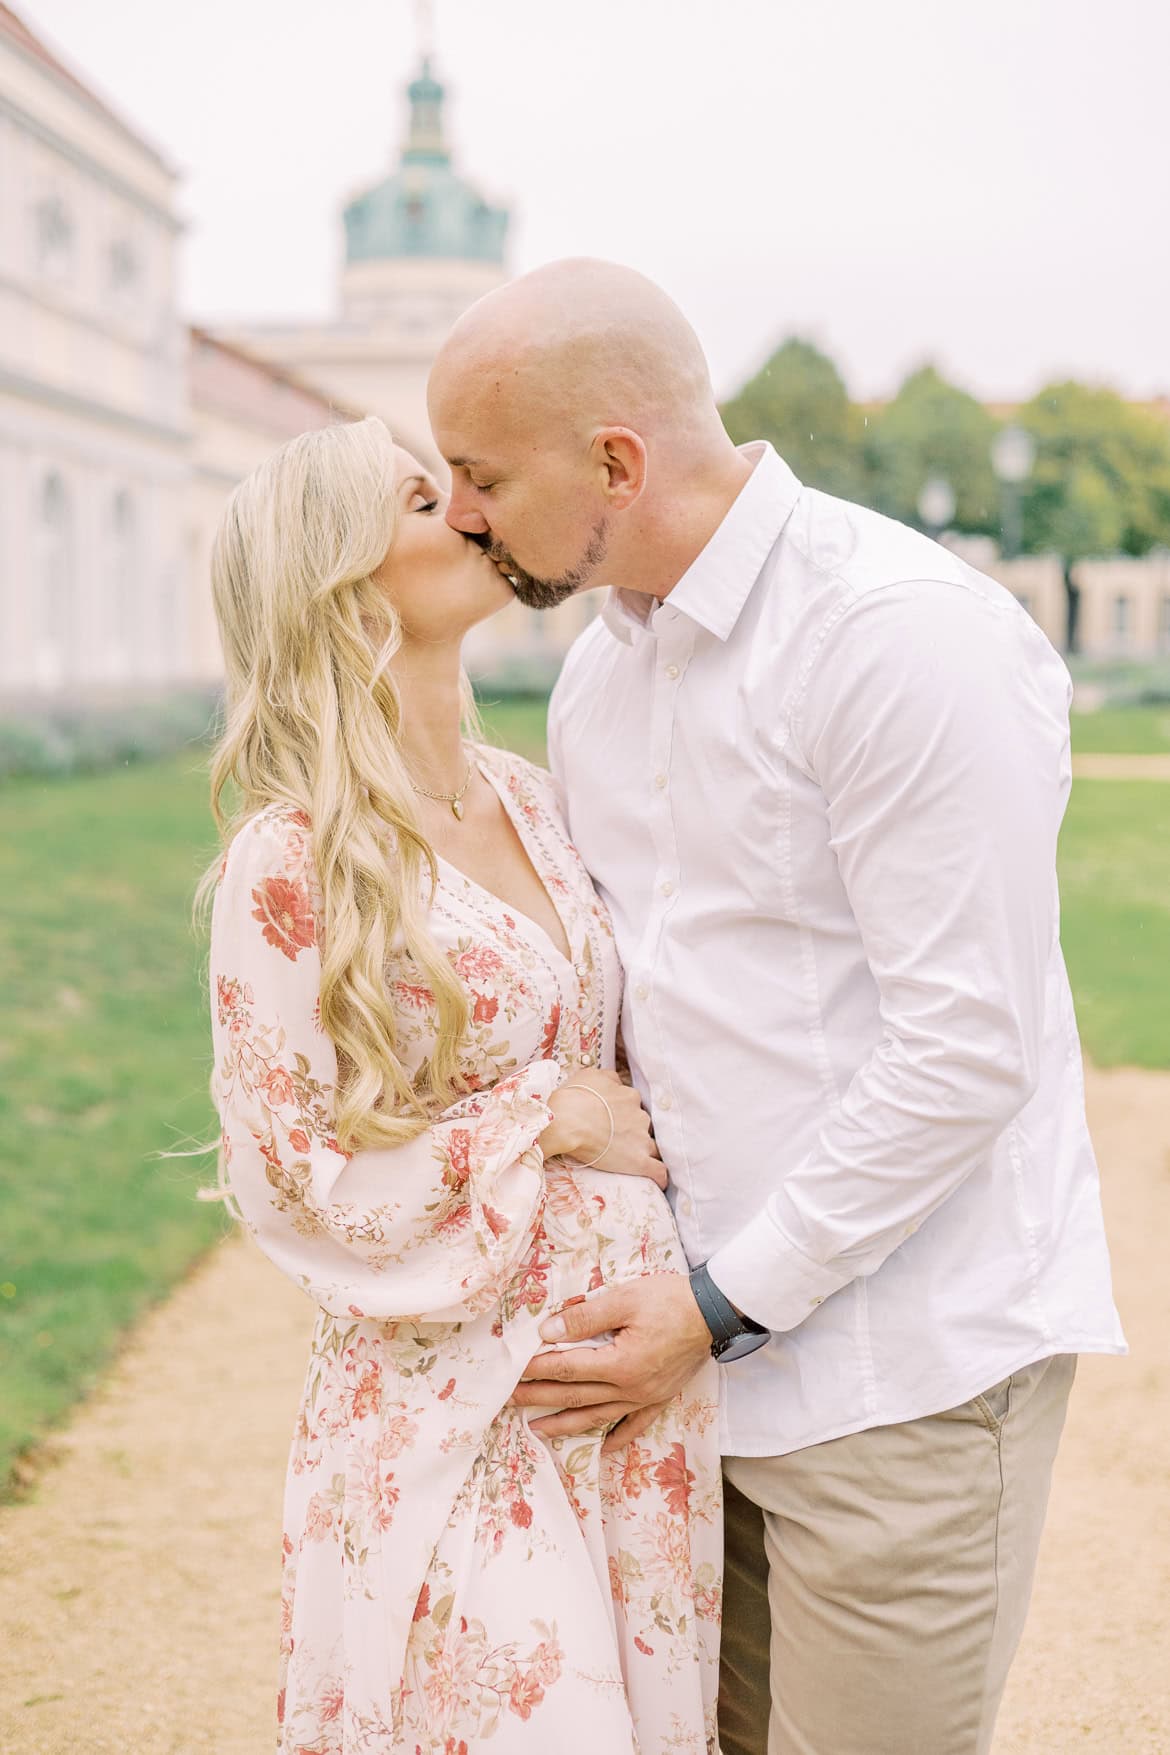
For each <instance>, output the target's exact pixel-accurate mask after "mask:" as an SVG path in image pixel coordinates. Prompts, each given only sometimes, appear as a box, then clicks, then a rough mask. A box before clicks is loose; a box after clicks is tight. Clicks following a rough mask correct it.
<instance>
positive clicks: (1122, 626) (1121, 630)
mask: <svg viewBox="0 0 1170 1755" xmlns="http://www.w3.org/2000/svg"><path fill="white" fill-rule="evenodd" d="M1132 624H1133V603H1132V600H1131V599H1130V598H1129V597H1127V596H1126V594H1125V592H1124V591H1119V592H1118V594H1117V596H1116V597H1115V598H1114V599H1113V639H1114V642H1115V643H1116V644H1117V645H1118V646H1128V644H1129V638H1130V635H1131V633H1132V632H1133V625H1132Z"/></svg>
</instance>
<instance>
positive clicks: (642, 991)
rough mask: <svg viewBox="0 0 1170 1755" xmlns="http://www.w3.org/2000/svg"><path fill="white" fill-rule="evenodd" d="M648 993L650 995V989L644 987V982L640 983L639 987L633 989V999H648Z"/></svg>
mask: <svg viewBox="0 0 1170 1755" xmlns="http://www.w3.org/2000/svg"><path fill="white" fill-rule="evenodd" d="M649 993H650V989H649V988H648V987H647V986H646V984H645V982H642V983H641V984H640V985H639V986H637V987H635V989H634V998H635V999H646V998H647V997H648V995H649Z"/></svg>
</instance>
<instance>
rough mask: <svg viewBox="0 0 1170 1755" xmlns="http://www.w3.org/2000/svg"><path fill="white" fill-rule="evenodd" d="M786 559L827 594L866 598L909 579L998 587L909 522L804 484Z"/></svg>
mask: <svg viewBox="0 0 1170 1755" xmlns="http://www.w3.org/2000/svg"><path fill="white" fill-rule="evenodd" d="M785 536H786V546H787V548H788V551H789V556H790V558H791V559H792V560H793V561H795V562H797V563H798V564H800V563H803V564H804V566H806V567H807V568H808V570H809V572H810V574H811V575H812V576H813V578H814V579H816V580H818V581H819V582H820V583H821V585H822V588H823V589H825V590H826V591H827V592H828V593H829V594H830V595H838V594H839V595H842V596H845V597H848V598H857V597H863V596H867V595H868V594H869V593H871V592H874V591H880V590H882V589H884V588H885V587H887V586H890V585H898V584H905V583H908V582H910V581H923V582H935V583H937V584H939V585H972V584H975V583H976V582H978V586H979V588H980V589H982V587H984V586H991V587H992V588H993V589H994V590H999V589H1001V587H998V586H996V585H995V581H994V580H991V579H988V578H986V577H985V575H983V574H981V573H978V572H976V570H975V569H974V568H973V567H971V566H969V565H968V564H967V562H966V561H964V560H963V559H961V557H960V556H958V555H957V554H954V553H953V552H952V551H951V550H950V549H946V548H944V547H943V546H942V544H941V543H938V542H935V541H934V540H933V539H932V538H931V537H929V536H924V535H923V533H922V532H921V531H920V530H914V529H912V528H911V527H910V525H908V524H901V523H899V522H898V520H897V519H896V518H889V517H887V516H886V515H885V514H884V513H882V512H876V511H874V510H873V508H872V507H870V506H863V505H860V504H859V503H857V502H856V501H853V500H839V499H837V498H835V497H834V496H833V495H832V494H824V493H820V492H818V491H817V490H816V489H811V488H806V489H805V491H804V493H803V494H802V495H801V499H800V504H799V505H798V506H797V508H796V510H795V512H794V514H793V517H792V519H791V521H790V524H789V527H788V529H787V530H786V532H785Z"/></svg>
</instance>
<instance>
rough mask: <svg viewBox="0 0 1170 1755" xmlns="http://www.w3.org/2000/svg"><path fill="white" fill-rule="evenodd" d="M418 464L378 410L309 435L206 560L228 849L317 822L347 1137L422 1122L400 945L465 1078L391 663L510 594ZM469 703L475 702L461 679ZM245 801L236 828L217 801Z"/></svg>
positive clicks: (279, 460) (254, 482)
mask: <svg viewBox="0 0 1170 1755" xmlns="http://www.w3.org/2000/svg"><path fill="white" fill-rule="evenodd" d="M444 510H445V504H444V499H443V496H442V495H441V494H439V492H438V489H437V488H436V487H435V484H434V483H433V481H431V480H430V478H429V477H428V476H427V474H426V472H425V471H424V470H423V469H422V467H421V466H420V465H419V464H418V463H417V462H415V460H414V459H413V458H412V457H410V456H409V454H408V453H406V452H405V451H402V450H401V449H400V448H399V447H397V446H395V445H394V443H393V441H392V440H391V438H390V435H389V433H388V432H387V430H386V428H385V427H384V426H383V424H382V422H381V421H379V420H376V419H369V420H363V421H357V422H354V423H352V424H349V425H338V426H333V427H327V428H323V429H321V430H319V431H316V432H310V433H305V434H302V436H301V437H300V438H298V439H294V440H292V442H291V443H290V444H287V445H285V446H283V447H282V448H281V450H279V451H277V452H276V453H275V454H274V455H273V456H272V457H270V458H268V459H267V461H266V462H264V463H263V464H261V465H260V467H259V468H258V469H256V470H254V471H253V473H252V474H251V475H250V476H249V477H248V478H247V479H246V480H245V481H243V482H241V483H240V485H239V486H238V487H237V488H236V489H235V491H234V493H233V494H232V496H231V499H230V500H229V502H228V504H227V507H226V509H225V511H224V514H223V517H222V520H221V522H220V527H219V530H218V533H217V535H216V540H215V545H214V549H213V552H212V591H213V596H214V600H215V609H216V615H217V617H218V620H219V627H220V635H221V639H222V642H223V651H224V661H225V669H226V673H227V724H226V729H225V732H224V736H223V738H222V740H221V742H220V745H219V748H218V749H217V751H216V755H215V758H214V762H213V766H212V805H213V809H214V811H215V813H216V817H217V820H218V821H219V823H220V825H221V828H224V829H225V832H226V833H227V834H228V836H229V838H230V835H231V834H232V833H234V831H235V830H236V829H237V828H238V827H239V826H240V825H241V824H242V823H243V822H245V821H246V820H247V819H248V818H250V817H251V816H253V815H255V813H256V812H257V811H259V810H263V809H264V808H265V807H267V806H268V805H272V804H280V805H286V806H289V807H291V808H294V809H298V810H302V811H305V812H306V813H307V814H308V816H309V818H310V820H311V822H312V826H313V845H314V853H315V861H316V867H317V877H318V882H319V886H320V891H321V900H322V920H321V928H322V930H321V940H322V947H323V948H322V985H321V1020H322V1023H323V1025H324V1027H325V1028H326V1030H327V1031H328V1032H329V1034H330V1035H331V1036H332V1038H333V1040H334V1042H335V1044H336V1046H337V1048H338V1051H339V1060H340V1061H341V1064H342V1065H343V1066H345V1067H346V1069H347V1073H346V1079H345V1089H344V1091H343V1092H342V1093H341V1094H340V1101H339V1104H338V1137H339V1138H340V1139H341V1140H342V1142H343V1143H346V1142H347V1140H348V1142H349V1143H351V1144H358V1143H362V1142H366V1141H373V1140H377V1141H381V1142H383V1143H392V1142H393V1141H394V1140H396V1139H398V1138H400V1137H402V1135H403V1130H404V1129H406V1130H407V1131H408V1132H409V1131H413V1130H414V1128H415V1127H417V1125H418V1114H419V1109H418V1101H417V1096H416V1094H415V1093H413V1091H412V1088H411V1085H410V1082H409V1080H408V1079H407V1077H406V1074H405V1073H404V1071H403V1068H402V1066H401V1064H400V1062H399V1060H398V1058H397V1055H396V1051H395V1036H396V1031H395V1022H394V1013H393V1009H392V1007H391V1006H390V1005H389V1003H388V1001H387V1000H386V998H385V969H386V965H387V963H388V961H389V959H390V957H391V954H392V953H394V954H405V955H408V956H410V957H411V958H412V959H413V960H414V961H415V962H416V963H418V964H420V965H421V966H422V968H423V969H424V970H425V971H426V975H427V978H428V981H429V985H430V986H431V988H432V990H433V992H434V994H435V997H436V1000H437V1002H438V1005H439V1011H440V1030H439V1038H440V1046H439V1052H438V1053H437V1054H436V1056H435V1061H434V1067H433V1074H432V1079H431V1090H430V1093H427V1092H424V1093H423V1094H422V1095H423V1097H424V1099H425V1097H426V1096H427V1095H428V1094H433V1095H436V1096H442V1095H445V1094H446V1093H447V1091H448V1090H449V1089H450V1087H451V1084H452V1081H453V1079H454V1076H455V1067H456V1064H457V1050H458V1045H459V1039H460V1037H461V1036H462V1034H463V1031H464V1029H465V1027H466V1015H467V1014H466V1000H465V996H464V994H463V990H462V988H461V986H460V985H459V983H458V981H457V980H456V978H455V976H454V973H453V971H452V970H451V967H450V965H449V964H448V962H447V960H446V959H445V958H444V957H442V956H441V955H440V953H439V952H438V950H437V949H436V947H435V945H434V943H433V941H432V939H431V937H430V934H429V932H428V931H427V927H426V914H425V902H424V897H423V893H422V892H423V888H424V885H423V874H424V870H425V871H426V872H427V873H428V874H429V877H430V881H431V883H432V884H433V883H434V881H435V873H436V866H435V861H434V856H433V853H432V851H431V848H430V847H429V845H428V844H427V842H426V840H425V838H424V836H423V834H422V831H421V828H420V824H419V819H418V816H417V813H416V810H415V800H414V793H413V790H412V788H411V783H410V776H409V774H408V772H407V769H406V766H405V763H404V760H403V755H402V748H401V742H400V739H401V732H402V712H403V708H402V699H401V696H400V693H399V691H398V688H397V687H396V685H395V681H394V660H395V656H396V655H397V654H399V653H403V654H404V656H405V648H407V647H410V646H411V645H416V646H420V645H425V646H427V647H428V648H434V647H437V646H438V647H443V646H446V647H449V648H450V652H451V662H452V664H453V665H457V664H458V647H459V642H460V640H461V638H462V636H463V634H464V633H465V632H466V630H467V628H469V627H471V626H472V625H474V623H475V622H477V621H479V620H481V619H482V618H483V617H484V616H485V615H489V614H491V613H492V611H493V610H495V609H497V608H499V607H501V605H502V604H503V603H504V602H506V601H507V600H508V599H509V597H510V595H511V594H510V591H509V588H508V586H507V585H506V584H505V582H504V581H503V580H502V579H501V577H500V575H499V573H498V571H497V569H496V568H495V567H494V566H493V564H492V562H491V561H490V560H489V559H488V558H487V556H486V555H485V554H484V553H483V552H482V550H481V549H480V548H479V547H478V546H477V545H476V544H474V543H472V542H470V541H469V540H468V538H466V537H464V536H462V535H460V534H459V533H458V532H457V531H454V530H452V529H451V528H450V527H449V526H448V525H447V523H446V521H445V518H444V516H443V514H444ZM463 686H464V703H465V710H466V714H467V717H468V720H469V721H470V722H473V720H474V708H473V704H472V701H471V695H470V690H469V689H468V688H467V685H466V681H465V680H464V685H463ZM229 782H232V783H234V786H235V788H236V791H237V794H238V800H237V805H236V808H235V809H234V810H233V812H232V816H231V822H230V824H227V823H225V819H224V812H223V809H222V801H223V797H224V793H225V789H226V788H227V786H228V784H229Z"/></svg>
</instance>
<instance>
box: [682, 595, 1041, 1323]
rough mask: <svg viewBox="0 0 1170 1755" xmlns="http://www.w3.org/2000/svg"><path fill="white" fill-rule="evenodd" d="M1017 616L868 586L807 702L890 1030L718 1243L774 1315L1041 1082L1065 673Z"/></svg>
mask: <svg viewBox="0 0 1170 1755" xmlns="http://www.w3.org/2000/svg"><path fill="white" fill-rule="evenodd" d="M1016 614H1017V612H1016V611H1015V610H1014V608H1013V607H1012V606H1011V605H1008V604H999V603H997V602H989V601H987V600H986V599H984V598H983V597H981V596H979V595H978V594H977V593H975V592H973V591H970V590H967V589H966V588H964V587H962V586H955V585H937V584H905V585H895V586H890V587H888V588H887V589H885V590H882V591H878V592H874V593H871V594H870V595H869V596H868V597H865V598H863V599H861V600H860V601H859V602H858V603H856V604H855V605H854V606H853V607H852V608H851V609H850V610H849V611H847V612H846V614H845V615H844V616H843V617H842V618H841V620H840V621H839V623H838V624H837V626H836V628H835V629H834V630H833V632H832V633H831V634H830V636H829V637H828V639H827V640H826V641H825V644H824V647H823V649H822V651H821V653H820V654H819V657H818V660H817V662H816V664H815V665H814V667H813V671H812V674H811V678H810V681H809V684H808V687H807V689H806V692H805V696H804V699H803V701H802V703H801V704H800V708H799V715H798V718H797V720H796V722H795V725H794V730H795V733H796V736H797V740H798V743H799V745H800V746H801V748H802V750H803V752H804V757H805V760H806V762H807V765H808V771H809V772H810V773H811V774H812V775H813V776H814V777H815V779H816V780H817V781H818V782H819V784H820V786H821V787H822V789H823V791H824V794H825V798H826V800H827V803H828V816H829V828H830V834H831V844H832V847H833V851H834V854H835V856H836V859H837V864H838V869H839V871H840V874H841V878H842V881H843V883H844V886H845V890H846V893H847V895H848V898H849V903H850V906H851V908H852V911H853V914H854V917H855V919H856V922H857V926H858V930H859V932H860V935H861V940H862V944H863V946H864V950H865V956H866V961H867V963H868V965H869V970H870V973H871V974H872V976H873V979H874V982H875V984H876V987H877V991H878V1004H879V1010H880V1015H881V1021H882V1035H881V1039H880V1041H879V1042H878V1044H877V1046H876V1047H875V1048H874V1050H873V1052H872V1054H871V1055H870V1056H869V1058H868V1059H867V1060H866V1062H865V1063H864V1065H863V1066H862V1067H861V1068H860V1069H859V1070H858V1072H857V1074H856V1075H855V1077H854V1078H853V1079H852V1081H851V1082H850V1084H849V1085H848V1087H847V1089H846V1090H845V1092H844V1093H843V1095H842V1098H841V1101H840V1104H839V1106H838V1108H837V1109H836V1111H835V1112H834V1113H833V1114H832V1115H831V1116H830V1117H829V1118H828V1120H827V1121H826V1123H825V1126H824V1128H823V1129H822V1131H821V1134H820V1137H819V1139H818V1141H817V1143H816V1145H815V1147H814V1148H813V1150H812V1151H811V1152H809V1153H808V1155H807V1156H806V1157H805V1158H804V1160H803V1161H802V1162H800V1163H798V1164H794V1165H791V1166H785V1167H783V1169H782V1173H781V1175H780V1176H779V1177H778V1178H777V1181H776V1186H775V1187H774V1189H773V1191H772V1192H771V1193H770V1195H769V1196H768V1199H767V1200H766V1201H765V1202H764V1203H763V1205H762V1207H761V1208H760V1211H759V1212H758V1213H757V1214H756V1216H755V1217H754V1218H753V1219H752V1220H751V1221H750V1222H749V1223H748V1224H747V1225H746V1226H745V1227H744V1228H743V1229H742V1230H741V1231H740V1232H739V1233H738V1235H737V1236H735V1237H733V1238H732V1239H731V1240H730V1241H729V1242H728V1243H726V1244H725V1245H724V1246H723V1247H722V1248H720V1249H719V1250H717V1251H716V1253H715V1255H714V1256H713V1257H712V1258H711V1261H710V1262H709V1263H708V1267H709V1270H710V1273H711V1277H712V1278H713V1280H714V1281H715V1283H716V1284H717V1285H718V1286H720V1287H721V1289H722V1290H723V1291H724V1292H725V1293H726V1295H727V1296H728V1297H729V1298H730V1299H731V1300H732V1302H733V1303H735V1304H736V1305H738V1306H739V1307H740V1308H741V1309H744V1310H746V1311H748V1312H749V1314H751V1315H752V1316H754V1317H756V1318H757V1319H758V1320H759V1321H762V1322H766V1323H767V1324H768V1326H769V1327H770V1328H772V1329H774V1330H785V1329H791V1328H794V1327H796V1325H797V1324H798V1323H800V1322H802V1321H803V1320H804V1318H805V1317H806V1316H807V1315H808V1314H809V1312H810V1311H811V1310H813V1309H814V1308H816V1306H817V1305H819V1304H820V1303H822V1302H823V1300H824V1299H825V1298H827V1297H829V1296H831V1294H832V1293H834V1292H836V1291H838V1290H840V1288H841V1287H842V1286H845V1285H848V1283H849V1282H850V1281H851V1280H853V1279H854V1278H856V1277H857V1276H858V1275H862V1274H870V1273H873V1272H874V1271H875V1270H876V1269H877V1268H879V1267H880V1266H881V1264H882V1262H883V1261H885V1259H886V1257H887V1256H888V1255H890V1253H891V1252H892V1251H893V1250H894V1249H896V1248H897V1247H898V1245H899V1243H901V1242H903V1241H904V1240H905V1238H907V1237H908V1236H910V1235H911V1233H912V1232H913V1231H915V1230H916V1229H917V1228H918V1226H919V1225H920V1224H921V1223H922V1222H923V1220H924V1219H926V1218H928V1217H929V1216H930V1214H931V1213H933V1212H934V1211H935V1209H936V1208H937V1207H939V1206H940V1205H941V1204H942V1203H943V1202H944V1201H945V1200H946V1199H947V1197H948V1196H949V1195H950V1194H952V1193H953V1192H954V1191H955V1189H956V1188H958V1187H959V1185H960V1184H961V1183H962V1182H963V1180H964V1179H965V1177H966V1176H967V1175H968V1174H969V1173H970V1171H971V1170H972V1169H973V1167H974V1166H975V1164H976V1163H977V1162H978V1161H979V1159H980V1158H981V1157H982V1156H983V1154H984V1153H986V1152H987V1151H988V1150H989V1149H990V1147H991V1146H992V1145H993V1143H994V1142H995V1140H996V1139H997V1138H998V1136H999V1135H1000V1134H1001V1133H1002V1132H1003V1130H1004V1128H1005V1127H1006V1126H1007V1125H1008V1123H1009V1122H1010V1121H1011V1120H1012V1119H1013V1117H1014V1116H1015V1115H1016V1114H1018V1112H1019V1111H1020V1110H1021V1109H1022V1108H1023V1106H1024V1104H1025V1103H1026V1102H1027V1101H1028V1099H1029V1097H1030V1096H1031V1094H1032V1092H1033V1090H1034V1088H1035V1080H1036V1077H1037V1071H1038V1064H1039V1052H1040V1040H1041V1033H1042V1028H1043V1018H1044V997H1045V982H1046V975H1047V969H1048V963H1049V959H1050V956H1051V952H1052V947H1053V943H1054V940H1055V938H1056V936H1057V931H1058V922H1059V904H1058V898H1057V888H1056V841H1057V833H1058V831H1059V828H1060V822H1061V818H1062V816H1063V813H1064V807H1065V802H1066V800H1067V795H1068V784H1069V763H1068V681H1067V675H1066V674H1065V672H1064V670H1063V666H1062V665H1061V664H1060V661H1059V659H1058V658H1057V657H1056V655H1055V653H1053V652H1052V651H1051V649H1050V648H1049V647H1048V646H1047V644H1046V643H1044V642H1042V641H1041V640H1040V638H1039V636H1035V637H1033V636H1032V633H1031V629H1030V628H1026V629H1021V628H1020V626H1019V624H1018V622H1017V620H1016Z"/></svg>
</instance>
